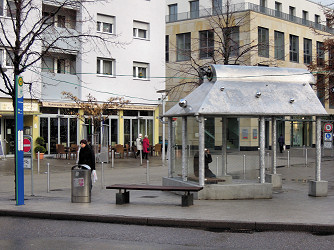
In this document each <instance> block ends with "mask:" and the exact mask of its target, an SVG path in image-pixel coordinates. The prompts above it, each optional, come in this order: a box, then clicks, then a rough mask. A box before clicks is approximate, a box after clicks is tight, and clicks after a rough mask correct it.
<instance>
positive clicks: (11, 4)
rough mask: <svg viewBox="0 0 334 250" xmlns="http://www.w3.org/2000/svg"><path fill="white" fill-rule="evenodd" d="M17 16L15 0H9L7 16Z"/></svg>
mask: <svg viewBox="0 0 334 250" xmlns="http://www.w3.org/2000/svg"><path fill="white" fill-rule="evenodd" d="M15 16H16V5H15V2H13V1H8V3H7V17H13V18H15Z"/></svg>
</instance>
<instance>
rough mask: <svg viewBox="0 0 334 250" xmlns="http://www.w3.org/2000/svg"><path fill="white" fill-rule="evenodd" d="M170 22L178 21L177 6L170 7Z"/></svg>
mask: <svg viewBox="0 0 334 250" xmlns="http://www.w3.org/2000/svg"><path fill="white" fill-rule="evenodd" d="M168 10H169V21H170V22H175V21H176V20H177V4H171V5H168Z"/></svg>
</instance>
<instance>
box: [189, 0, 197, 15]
mask: <svg viewBox="0 0 334 250" xmlns="http://www.w3.org/2000/svg"><path fill="white" fill-rule="evenodd" d="M189 4H190V18H198V17H199V0H195V1H190V2H189Z"/></svg>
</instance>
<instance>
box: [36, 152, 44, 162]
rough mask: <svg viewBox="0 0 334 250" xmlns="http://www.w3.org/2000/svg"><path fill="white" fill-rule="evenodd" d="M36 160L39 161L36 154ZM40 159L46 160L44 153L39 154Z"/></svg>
mask: <svg viewBox="0 0 334 250" xmlns="http://www.w3.org/2000/svg"><path fill="white" fill-rule="evenodd" d="M36 159H38V153H36ZM39 159H40V160H43V159H44V153H39Z"/></svg>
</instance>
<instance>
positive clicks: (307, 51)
mask: <svg viewBox="0 0 334 250" xmlns="http://www.w3.org/2000/svg"><path fill="white" fill-rule="evenodd" d="M311 62H312V40H310V39H307V38H304V63H305V64H310V63H311Z"/></svg>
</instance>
